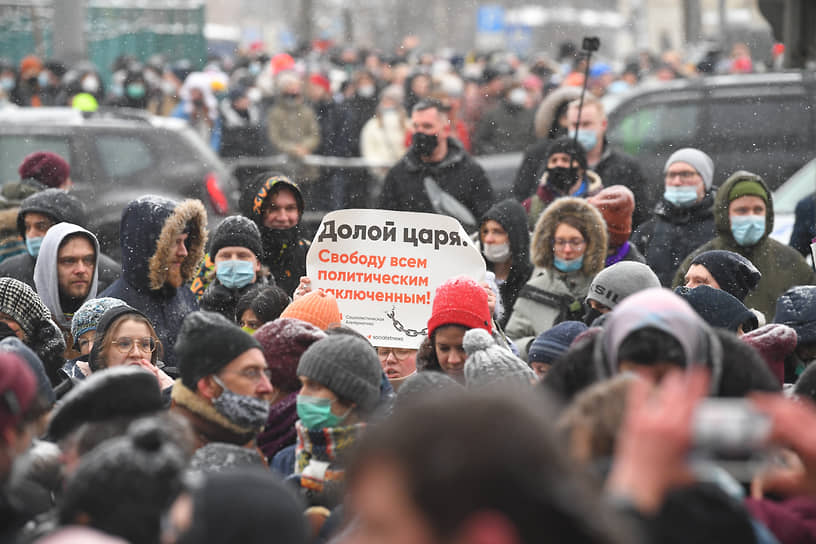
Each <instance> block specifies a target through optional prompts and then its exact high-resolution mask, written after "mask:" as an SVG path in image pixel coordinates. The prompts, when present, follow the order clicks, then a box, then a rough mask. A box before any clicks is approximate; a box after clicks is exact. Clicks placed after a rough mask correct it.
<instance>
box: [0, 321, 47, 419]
mask: <svg viewBox="0 0 816 544" xmlns="http://www.w3.org/2000/svg"><path fill="white" fill-rule="evenodd" d="M0 353H12V354H14V355H16V356H18V357H19V358H20V359H22V360H23V361H25V363H26V364H27V365H28V368H29V369H30V370H31V372H32V373H34V376H35V377H36V378H37V395H39V397H40V399H42V401H43V402H45V403H46V404H47V405H48V406H49V407H51V406H53V405H54V403H55V402H56V401H57V396H56V394H55V393H54V388H53V387H52V386H51V380H49V379H48V373H47V372H46V371H45V366H44V365H43V363H42V361H40V358H39V356H38V355H37V354H36V353H34V350H32V349H31V348H30V347H28V346H26V345H25V344H23V343H22V342H21V341H20V339H19V338H17V337H16V336H9V337H8V338H3V340H2V341H0Z"/></svg>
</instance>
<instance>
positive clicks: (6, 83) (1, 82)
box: [0, 77, 17, 93]
mask: <svg viewBox="0 0 816 544" xmlns="http://www.w3.org/2000/svg"><path fill="white" fill-rule="evenodd" d="M15 85H17V83H16V82H15V81H14V78H13V77H0V88H2V89H3V90H4V91H6V92H7V93H8V92H11V91H13V90H14V87H15Z"/></svg>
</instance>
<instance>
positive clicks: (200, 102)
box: [193, 98, 204, 108]
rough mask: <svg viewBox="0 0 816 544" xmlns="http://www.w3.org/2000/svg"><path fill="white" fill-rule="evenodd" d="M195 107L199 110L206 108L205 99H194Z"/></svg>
mask: <svg viewBox="0 0 816 544" xmlns="http://www.w3.org/2000/svg"><path fill="white" fill-rule="evenodd" d="M193 105H194V106H195V107H197V108H203V107H204V99H203V98H194V99H193Z"/></svg>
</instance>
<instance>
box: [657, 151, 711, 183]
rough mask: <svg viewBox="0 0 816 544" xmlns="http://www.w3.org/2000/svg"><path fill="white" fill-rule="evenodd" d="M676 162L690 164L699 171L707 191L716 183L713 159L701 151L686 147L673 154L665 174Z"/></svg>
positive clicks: (664, 169) (667, 162) (668, 161)
mask: <svg viewBox="0 0 816 544" xmlns="http://www.w3.org/2000/svg"><path fill="white" fill-rule="evenodd" d="M676 162H684V163H686V164H690V165H691V167H692V168H694V169H695V170H697V173H698V174H700V177H701V178H703V183H704V184H705V188H706V191H708V190H709V189H711V184H712V183H713V182H714V161H712V160H711V157H709V156H708V155H706V154H705V153H703V152H702V151H700V150H699V149H694V148H693V147H684V148H683V149H678V150H677V151H675V152H674V153H672V154H671V156H670V157H669V160H667V161H666V166H664V167H663V173H664V174H665V173H666V171H667V170H668V169H669V166H671V165H672V164H674V163H676Z"/></svg>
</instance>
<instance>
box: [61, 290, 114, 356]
mask: <svg viewBox="0 0 816 544" xmlns="http://www.w3.org/2000/svg"><path fill="white" fill-rule="evenodd" d="M117 306H125V301H124V300H120V299H118V298H113V297H102V298H94V299H91V300H87V301H85V303H84V304H83V305H82V306H80V307H79V310H77V311H76V312H74V317H73V318H72V319H71V338H73V339H74V346H77V340H78V339H79V337H80V336H82V335H83V334H85V333H86V332H88V331H95V330H96V327H97V325H99V320H100V319H102V316H103V315H104V314H105V312H107V311H108V310H110V309H111V308H115V307H117Z"/></svg>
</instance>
